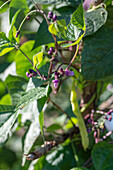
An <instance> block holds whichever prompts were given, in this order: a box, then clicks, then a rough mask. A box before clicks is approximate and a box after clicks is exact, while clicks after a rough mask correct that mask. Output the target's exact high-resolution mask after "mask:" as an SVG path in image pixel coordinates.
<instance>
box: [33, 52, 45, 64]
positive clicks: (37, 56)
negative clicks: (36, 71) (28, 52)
mask: <svg viewBox="0 0 113 170" xmlns="http://www.w3.org/2000/svg"><path fill="white" fill-rule="evenodd" d="M42 60H43V52H39V53H38V54H35V55H34V56H33V64H34V67H36V66H38V65H39V64H41V62H42Z"/></svg>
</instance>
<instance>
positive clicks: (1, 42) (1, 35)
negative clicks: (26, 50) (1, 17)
mask: <svg viewBox="0 0 113 170" xmlns="http://www.w3.org/2000/svg"><path fill="white" fill-rule="evenodd" d="M9 42H10V40H9V39H8V38H7V37H6V35H5V33H4V32H0V46H2V45H4V44H6V43H9Z"/></svg>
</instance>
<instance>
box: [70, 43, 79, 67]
mask: <svg viewBox="0 0 113 170" xmlns="http://www.w3.org/2000/svg"><path fill="white" fill-rule="evenodd" d="M78 49H79V44H77V48H76V52H75V54H74V57H73V58H72V60H71V61H70V63H69V65H68V67H67V69H68V68H69V67H70V66H71V64H72V63H73V61H74V60H75V57H76V56H77V53H78Z"/></svg>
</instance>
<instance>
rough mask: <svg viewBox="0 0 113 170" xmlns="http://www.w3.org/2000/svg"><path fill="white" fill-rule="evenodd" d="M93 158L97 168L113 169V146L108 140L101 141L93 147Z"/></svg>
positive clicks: (97, 169) (103, 169)
mask: <svg viewBox="0 0 113 170" xmlns="http://www.w3.org/2000/svg"><path fill="white" fill-rule="evenodd" d="M92 160H93V163H94V167H95V169H96V170H100V169H101V170H111V169H113V161H112V160H113V146H112V145H111V144H109V143H107V142H99V143H98V144H96V145H95V146H94V147H93V150H92Z"/></svg>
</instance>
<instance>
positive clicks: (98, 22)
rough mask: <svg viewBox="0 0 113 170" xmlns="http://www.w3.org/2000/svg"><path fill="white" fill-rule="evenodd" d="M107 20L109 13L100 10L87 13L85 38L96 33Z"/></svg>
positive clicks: (102, 9)
mask: <svg viewBox="0 0 113 170" xmlns="http://www.w3.org/2000/svg"><path fill="white" fill-rule="evenodd" d="M106 20H107V11H106V10H105V9H104V8H98V9H96V10H93V11H91V12H86V13H85V22H86V33H85V36H87V35H90V34H93V33H95V32H96V31H97V30H98V29H99V28H100V27H102V25H104V24H105V22H106Z"/></svg>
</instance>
